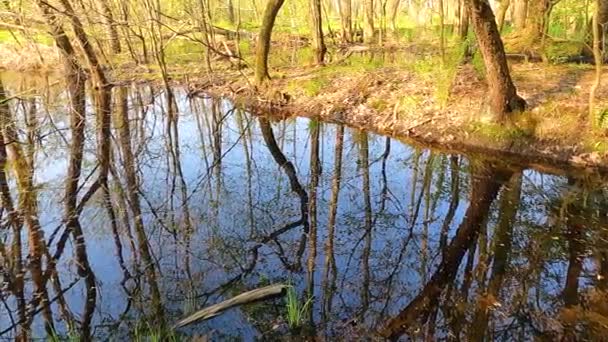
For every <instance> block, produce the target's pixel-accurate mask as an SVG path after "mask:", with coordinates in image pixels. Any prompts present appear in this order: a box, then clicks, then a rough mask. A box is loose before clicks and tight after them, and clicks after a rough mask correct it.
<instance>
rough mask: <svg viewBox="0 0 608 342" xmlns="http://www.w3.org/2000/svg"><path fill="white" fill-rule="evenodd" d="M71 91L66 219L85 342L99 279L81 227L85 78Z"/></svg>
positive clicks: (78, 79)
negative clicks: (82, 298)
mask: <svg viewBox="0 0 608 342" xmlns="http://www.w3.org/2000/svg"><path fill="white" fill-rule="evenodd" d="M67 82H68V89H69V91H70V98H71V101H72V103H71V108H70V129H71V131H72V142H71V144H70V152H69V153H70V156H69V161H68V173H67V177H66V184H65V197H64V201H65V203H64V211H65V212H64V215H65V222H66V229H67V231H69V232H71V233H72V237H73V239H74V241H75V247H74V249H75V252H76V260H77V264H78V274H79V275H80V276H82V277H84V278H85V284H86V292H87V295H86V297H87V298H86V302H85V310H84V314H83V321H82V325H81V329H82V338H83V339H90V336H91V331H90V323H91V319H92V317H93V311H94V309H95V304H96V300H97V290H96V286H95V276H94V274H93V272H92V270H91V268H90V264H89V258H88V255H87V251H86V242H85V240H84V234H83V231H82V227H81V225H80V220H79V215H78V210H77V200H78V199H77V195H78V188H79V183H80V174H81V170H82V159H83V149H84V135H85V134H84V130H85V89H84V87H85V84H84V80H83V79H82V78H81V77H78V76H76V77H70V78H68V80H67Z"/></svg>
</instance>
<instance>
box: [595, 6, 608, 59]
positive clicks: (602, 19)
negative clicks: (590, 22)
mask: <svg viewBox="0 0 608 342" xmlns="http://www.w3.org/2000/svg"><path fill="white" fill-rule="evenodd" d="M597 16H598V18H597V22H598V25H599V29H600V30H599V31H600V50H601V51H602V54H603V55H606V35H608V0H599V1H598V4H597Z"/></svg>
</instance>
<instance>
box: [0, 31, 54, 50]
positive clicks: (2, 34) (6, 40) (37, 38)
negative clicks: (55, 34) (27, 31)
mask: <svg viewBox="0 0 608 342" xmlns="http://www.w3.org/2000/svg"><path fill="white" fill-rule="evenodd" d="M15 38H16V39H17V41H18V42H19V43H23V42H26V41H28V40H30V41H32V42H34V43H38V44H43V45H49V46H50V45H53V44H54V40H53V38H52V37H51V36H50V35H48V34H46V33H36V34H32V35H30V36H26V35H24V34H23V33H21V32H17V31H13V32H12V33H11V31H9V30H2V29H0V43H3V44H17V43H18V42H17V41H16V40H15Z"/></svg>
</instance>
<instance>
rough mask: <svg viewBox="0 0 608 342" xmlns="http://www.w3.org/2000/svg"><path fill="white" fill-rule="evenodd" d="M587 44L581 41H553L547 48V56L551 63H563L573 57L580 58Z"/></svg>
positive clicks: (549, 42)
mask: <svg viewBox="0 0 608 342" xmlns="http://www.w3.org/2000/svg"><path fill="white" fill-rule="evenodd" d="M584 46H585V44H583V43H582V42H579V41H552V40H549V41H548V42H547V44H546V46H545V51H544V52H545V56H546V57H547V59H548V60H549V61H550V62H558V63H559V62H563V61H564V60H565V59H567V58H568V57H571V56H579V55H580V54H581V51H583V47H584Z"/></svg>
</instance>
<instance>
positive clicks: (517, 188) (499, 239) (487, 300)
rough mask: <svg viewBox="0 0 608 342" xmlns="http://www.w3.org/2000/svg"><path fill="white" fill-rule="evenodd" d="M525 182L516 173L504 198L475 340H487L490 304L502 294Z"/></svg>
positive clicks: (477, 313) (476, 319) (475, 321)
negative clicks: (522, 184)
mask: <svg viewBox="0 0 608 342" xmlns="http://www.w3.org/2000/svg"><path fill="white" fill-rule="evenodd" d="M521 181H522V174H521V173H516V174H513V175H512V176H511V179H510V180H509V184H508V187H507V188H505V190H504V192H503V194H502V198H501V199H500V205H499V209H498V210H499V217H498V224H497V226H496V230H495V236H494V242H493V245H494V253H493V254H494V262H493V264H492V274H491V275H490V281H489V284H488V287H487V290H486V292H485V293H480V296H482V297H480V298H478V300H477V308H476V310H475V317H474V319H473V324H472V326H471V335H470V340H471V341H484V340H485V332H486V328H487V325H488V319H489V315H490V310H491V308H489V307H488V306H489V305H491V304H492V303H494V302H497V301H498V298H499V295H500V289H501V287H502V283H503V279H504V276H505V274H506V272H507V267H508V265H509V261H510V253H511V244H512V239H513V236H512V234H513V226H514V224H515V217H516V214H517V211H518V209H519V203H520V197H521Z"/></svg>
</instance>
